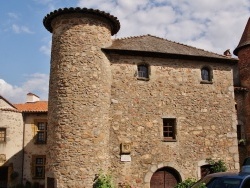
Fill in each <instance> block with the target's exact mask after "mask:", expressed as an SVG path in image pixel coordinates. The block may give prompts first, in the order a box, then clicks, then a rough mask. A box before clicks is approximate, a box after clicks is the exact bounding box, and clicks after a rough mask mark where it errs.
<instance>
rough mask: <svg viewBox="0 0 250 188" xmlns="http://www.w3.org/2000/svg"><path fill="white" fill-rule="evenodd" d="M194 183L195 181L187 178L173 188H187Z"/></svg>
mask: <svg viewBox="0 0 250 188" xmlns="http://www.w3.org/2000/svg"><path fill="white" fill-rule="evenodd" d="M195 182H196V179H194V178H188V179H186V180H184V181H182V182H181V183H178V184H177V185H176V186H175V188H189V187H191V186H192V185H193V184H194V183H195Z"/></svg>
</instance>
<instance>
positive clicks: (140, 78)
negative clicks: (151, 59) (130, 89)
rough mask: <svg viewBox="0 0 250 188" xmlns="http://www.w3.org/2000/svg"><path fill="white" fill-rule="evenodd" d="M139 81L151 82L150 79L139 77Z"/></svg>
mask: <svg viewBox="0 0 250 188" xmlns="http://www.w3.org/2000/svg"><path fill="white" fill-rule="evenodd" d="M137 80H143V81H149V78H144V77H137Z"/></svg>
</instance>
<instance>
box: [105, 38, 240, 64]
mask: <svg viewBox="0 0 250 188" xmlns="http://www.w3.org/2000/svg"><path fill="white" fill-rule="evenodd" d="M103 50H104V51H106V52H109V51H113V52H114V51H116V52H119V51H126V52H145V53H151V54H154V53H158V54H170V55H177V56H179V57H180V56H185V57H188V56H189V57H197V58H199V57H200V58H210V59H211V58H212V59H214V58H215V59H222V60H227V61H234V62H235V61H237V59H234V58H229V57H227V56H225V55H219V54H216V53H212V52H208V51H205V50H202V49H198V48H195V47H191V46H188V45H184V44H180V43H177V42H172V41H169V40H167V39H163V38H159V37H156V36H152V35H143V36H137V37H129V38H122V39H115V40H114V41H113V44H112V45H111V46H110V47H108V48H105V49H103Z"/></svg>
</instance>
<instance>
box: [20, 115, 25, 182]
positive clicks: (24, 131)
mask: <svg viewBox="0 0 250 188" xmlns="http://www.w3.org/2000/svg"><path fill="white" fill-rule="evenodd" d="M22 117H23V146H22V155H23V160H22V174H21V177H22V180H21V183H22V185H23V174H24V138H25V114H24V113H23V112H22Z"/></svg>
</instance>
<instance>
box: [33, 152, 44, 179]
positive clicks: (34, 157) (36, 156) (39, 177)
mask: <svg viewBox="0 0 250 188" xmlns="http://www.w3.org/2000/svg"><path fill="white" fill-rule="evenodd" d="M37 159H42V164H37ZM37 167H41V168H42V172H41V173H42V175H41V176H39V175H37V173H36V172H37V171H36V168H37ZM45 168H46V155H32V172H33V173H32V178H33V179H45Z"/></svg>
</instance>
